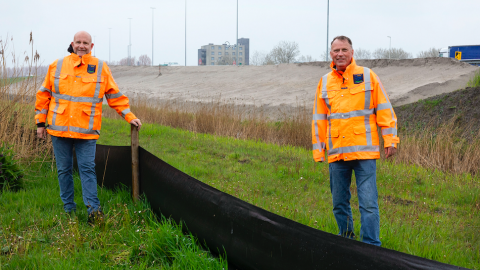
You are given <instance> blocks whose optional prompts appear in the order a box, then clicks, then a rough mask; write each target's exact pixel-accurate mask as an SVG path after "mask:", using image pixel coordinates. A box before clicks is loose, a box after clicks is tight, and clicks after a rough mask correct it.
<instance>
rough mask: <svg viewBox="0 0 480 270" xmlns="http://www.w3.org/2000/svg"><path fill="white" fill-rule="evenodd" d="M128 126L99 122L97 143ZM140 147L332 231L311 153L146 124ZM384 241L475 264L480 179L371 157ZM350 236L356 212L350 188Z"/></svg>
mask: <svg viewBox="0 0 480 270" xmlns="http://www.w3.org/2000/svg"><path fill="white" fill-rule="evenodd" d="M129 134H130V127H129V126H128V125H127V124H126V123H125V121H123V120H112V119H104V121H103V127H102V136H101V137H100V140H99V141H98V143H99V144H108V145H129V143H130V135H129ZM140 145H141V146H142V147H143V148H145V149H147V150H148V151H150V152H151V153H153V154H154V155H156V156H158V157H160V158H161V159H163V160H164V161H166V162H168V163H170V164H171V165H172V166H174V167H176V168H178V169H180V170H182V171H183V172H185V173H187V174H189V175H191V176H193V177H195V178H197V179H199V180H201V181H203V182H205V183H207V184H209V185H211V186H213V187H215V188H218V189H220V190H222V191H224V192H227V193H229V194H231V195H233V196H236V197H238V198H240V199H242V200H245V201H247V202H250V203H252V204H254V205H257V206H259V207H262V208H264V209H266V210H268V211H271V212H273V213H276V214H279V215H281V216H284V217H287V218H289V219H292V220H295V221H297V222H300V223H302V224H305V225H307V226H311V227H313V228H316V229H319V230H323V231H326V232H330V233H333V234H336V233H337V232H338V231H337V226H336V222H335V219H334V217H333V214H332V203H331V194H330V187H329V175H328V164H326V163H321V164H314V162H313V160H312V155H311V152H310V151H308V150H305V149H301V148H295V147H288V146H284V147H279V146H276V145H271V144H265V143H262V142H255V141H242V140H235V139H232V138H224V137H215V136H212V135H205V134H195V133H192V132H186V131H183V130H178V129H173V128H169V127H164V126H159V125H154V124H145V125H144V126H143V127H142V130H141V132H140ZM377 185H378V191H379V205H380V218H381V240H382V246H383V247H386V248H389V249H394V250H398V251H401V252H406V253H409V254H413V255H417V256H420V257H424V258H428V259H432V260H437V261H441V262H444V263H449V264H453V265H458V266H463V267H467V268H472V269H480V251H479V250H480V218H478V217H479V215H480V197H479V194H480V184H479V178H478V176H476V177H473V176H471V175H452V174H445V173H442V172H439V171H432V170H427V169H424V168H421V167H418V166H410V165H394V164H393V163H391V162H387V161H378V162H377ZM352 195H353V196H352V201H351V203H352V208H353V211H354V220H355V233H356V234H357V235H358V234H359V229H360V226H359V225H360V224H359V220H360V216H359V212H358V199H357V196H356V189H355V185H353V186H352Z"/></svg>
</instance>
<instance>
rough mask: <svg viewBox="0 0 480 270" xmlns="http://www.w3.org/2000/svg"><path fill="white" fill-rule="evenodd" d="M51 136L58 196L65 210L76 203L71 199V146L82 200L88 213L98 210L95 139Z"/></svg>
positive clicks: (68, 209) (70, 208) (74, 206)
mask: <svg viewBox="0 0 480 270" xmlns="http://www.w3.org/2000/svg"><path fill="white" fill-rule="evenodd" d="M51 137H52V142H53V151H54V153H55V160H56V162H57V174H58V182H59V184H60V198H61V199H62V201H63V209H64V210H65V212H71V211H75V210H76V209H77V205H76V204H75V201H74V200H73V198H74V194H73V192H74V191H73V176H72V168H73V147H74V146H75V153H76V154H77V163H78V170H79V173H80V180H81V183H82V193H83V202H84V203H85V206H87V211H88V214H90V213H92V212H93V211H99V210H100V200H99V199H98V196H97V175H96V173H95V150H96V143H97V140H82V139H71V138H63V137H55V136H51Z"/></svg>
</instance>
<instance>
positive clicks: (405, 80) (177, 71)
mask: <svg viewBox="0 0 480 270" xmlns="http://www.w3.org/2000/svg"><path fill="white" fill-rule="evenodd" d="M357 64H358V65H362V66H366V67H369V68H371V69H372V70H373V71H374V72H375V73H377V74H378V75H379V77H380V79H381V80H382V82H383V84H384V86H385V88H386V90H387V92H388V94H389V96H390V99H391V100H392V103H393V104H394V105H402V104H406V103H411V102H415V101H417V100H419V99H424V98H427V97H431V96H435V95H437V94H441V93H445V92H451V91H454V90H457V89H461V88H464V87H465V85H466V83H467V81H468V80H469V79H470V78H471V77H472V75H473V73H474V72H475V71H476V70H478V67H474V66H471V65H469V64H465V63H461V62H458V61H457V60H454V59H451V58H419V59H407V60H360V61H358V62H357ZM111 69H112V73H113V76H114V78H115V80H116V82H117V83H118V85H119V87H120V90H121V91H122V92H124V93H125V94H126V95H127V96H132V97H133V96H143V97H148V98H156V99H162V100H164V99H180V100H187V101H194V102H198V101H200V102H204V101H211V100H212V99H216V98H219V97H221V99H223V100H227V101H233V102H235V103H236V104H248V105H253V104H255V105H257V106H266V107H271V108H273V107H277V108H278V107H282V106H296V105H297V104H299V105H307V106H310V104H312V103H313V98H314V95H315V90H316V87H317V84H318V81H319V79H320V78H321V77H322V76H323V75H324V74H326V73H327V72H329V71H330V67H329V63H326V62H312V63H303V64H281V65H271V66H238V67H237V66H189V67H162V68H161V73H162V75H161V76H158V74H159V68H158V67H128V66H113V67H111Z"/></svg>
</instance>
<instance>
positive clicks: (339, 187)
mask: <svg viewBox="0 0 480 270" xmlns="http://www.w3.org/2000/svg"><path fill="white" fill-rule="evenodd" d="M329 170H330V190H331V191H332V197H333V214H334V215H335V219H336V220H337V225H338V229H339V230H340V235H347V236H348V234H349V233H353V219H352V209H351V208H350V198H351V194H350V184H351V182H352V170H353V171H354V172H355V179H356V180H357V193H358V203H359V207H360V215H361V218H360V223H361V227H360V239H361V240H362V241H363V242H365V243H368V244H372V245H376V246H380V245H381V244H382V243H381V242H380V214H379V211H378V192H377V181H376V178H377V177H376V170H377V164H376V160H375V159H368V160H353V161H336V162H332V163H330V164H329Z"/></svg>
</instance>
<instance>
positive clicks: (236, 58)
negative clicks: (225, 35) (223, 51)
mask: <svg viewBox="0 0 480 270" xmlns="http://www.w3.org/2000/svg"><path fill="white" fill-rule="evenodd" d="M235 44H236V45H235V47H236V48H237V49H236V50H237V52H236V53H235V54H236V55H235V58H234V61H235V65H236V66H238V59H239V58H238V0H237V40H236V42H235Z"/></svg>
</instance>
